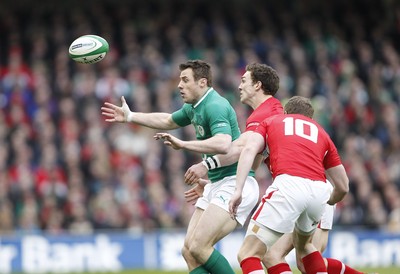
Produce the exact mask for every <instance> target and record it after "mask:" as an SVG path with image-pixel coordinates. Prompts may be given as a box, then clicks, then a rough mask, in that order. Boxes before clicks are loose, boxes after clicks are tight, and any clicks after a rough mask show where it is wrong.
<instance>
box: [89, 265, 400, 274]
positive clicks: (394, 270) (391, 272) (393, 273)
mask: <svg viewBox="0 0 400 274" xmlns="http://www.w3.org/2000/svg"><path fill="white" fill-rule="evenodd" d="M357 270H359V271H363V272H365V273H379V274H400V267H394V266H393V267H388V268H357ZM165 273H169V274H187V273H188V272H187V271H161V270H143V269H142V270H140V269H138V270H127V271H122V272H118V273H113V274H165ZM236 273H237V274H241V273H242V272H241V271H240V270H237V271H236ZM81 274H96V273H81ZM98 274H105V273H104V272H102V273H98ZM110 274H111V273H110ZM293 274H301V273H300V271H298V270H297V269H296V270H294V271H293Z"/></svg>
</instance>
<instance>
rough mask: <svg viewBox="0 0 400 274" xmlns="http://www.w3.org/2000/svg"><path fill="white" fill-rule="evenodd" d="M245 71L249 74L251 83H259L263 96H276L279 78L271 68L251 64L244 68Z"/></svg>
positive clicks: (264, 65)
mask: <svg viewBox="0 0 400 274" xmlns="http://www.w3.org/2000/svg"><path fill="white" fill-rule="evenodd" d="M246 71H250V72H251V80H252V81H253V83H257V82H258V81H260V82H261V87H262V89H263V90H264V93H265V94H269V95H272V96H274V95H275V94H276V92H277V91H278V89H279V76H278V73H276V71H275V70H274V69H273V68H272V67H270V66H268V65H266V64H259V63H252V64H249V65H247V66H246Z"/></svg>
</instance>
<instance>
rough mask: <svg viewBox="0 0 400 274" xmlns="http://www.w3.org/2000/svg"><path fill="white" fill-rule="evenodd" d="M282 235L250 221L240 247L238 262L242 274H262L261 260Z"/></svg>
mask: <svg viewBox="0 0 400 274" xmlns="http://www.w3.org/2000/svg"><path fill="white" fill-rule="evenodd" d="M282 235H283V234H282V233H279V232H276V231H274V230H272V229H269V228H267V227H265V226H263V225H261V224H259V223H257V222H255V221H254V220H251V221H250V223H249V227H248V229H247V232H246V237H245V239H244V241H243V243H242V246H241V247H240V250H239V253H238V260H239V262H240V267H241V268H242V271H243V273H244V274H250V273H251V274H262V273H264V269H263V267H262V265H261V259H262V258H264V256H265V255H266V253H268V252H267V251H268V249H269V248H270V247H271V246H273V245H274V243H276V242H277V241H278V239H279V238H280V237H281V236H282Z"/></svg>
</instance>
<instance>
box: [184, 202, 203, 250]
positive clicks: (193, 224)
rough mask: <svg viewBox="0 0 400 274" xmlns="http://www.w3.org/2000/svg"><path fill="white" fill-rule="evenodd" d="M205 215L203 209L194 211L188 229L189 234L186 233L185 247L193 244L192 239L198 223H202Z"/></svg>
mask: <svg viewBox="0 0 400 274" xmlns="http://www.w3.org/2000/svg"><path fill="white" fill-rule="evenodd" d="M203 213H204V210H203V209H200V208H196V209H195V210H194V212H193V215H192V217H191V218H190V221H189V225H188V228H187V232H186V236H185V246H187V245H188V243H190V242H191V240H192V237H193V235H194V232H195V228H196V227H197V225H198V223H199V221H200V218H201V216H202V215H203Z"/></svg>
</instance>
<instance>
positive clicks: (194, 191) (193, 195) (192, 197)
mask: <svg viewBox="0 0 400 274" xmlns="http://www.w3.org/2000/svg"><path fill="white" fill-rule="evenodd" d="M203 192H204V185H203V184H197V185H195V186H194V187H192V188H191V189H189V190H188V191H185V200H186V202H187V203H190V204H192V205H194V204H195V203H196V202H197V199H198V198H200V197H201V196H203Z"/></svg>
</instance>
